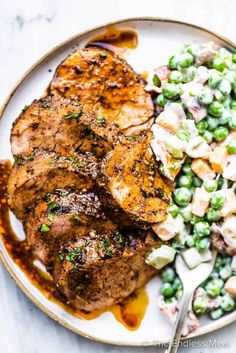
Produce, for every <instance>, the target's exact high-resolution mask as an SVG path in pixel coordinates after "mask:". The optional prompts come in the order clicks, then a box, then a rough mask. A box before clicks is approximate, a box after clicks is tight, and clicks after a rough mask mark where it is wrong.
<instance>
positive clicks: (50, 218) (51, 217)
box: [48, 213, 54, 222]
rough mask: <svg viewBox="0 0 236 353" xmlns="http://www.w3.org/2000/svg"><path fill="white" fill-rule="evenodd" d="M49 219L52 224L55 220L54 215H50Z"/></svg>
mask: <svg viewBox="0 0 236 353" xmlns="http://www.w3.org/2000/svg"><path fill="white" fill-rule="evenodd" d="M48 219H49V221H50V222H52V221H53V219H54V215H53V214H52V213H49V214H48Z"/></svg>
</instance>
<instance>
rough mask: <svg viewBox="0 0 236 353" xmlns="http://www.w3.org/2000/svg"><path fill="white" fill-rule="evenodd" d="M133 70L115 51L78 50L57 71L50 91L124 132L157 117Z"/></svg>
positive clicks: (92, 48)
mask: <svg viewBox="0 0 236 353" xmlns="http://www.w3.org/2000/svg"><path fill="white" fill-rule="evenodd" d="M144 87H145V86H144V82H143V80H142V79H141V77H139V76H138V75H137V74H136V73H135V72H134V71H133V69H132V68H131V67H130V66H129V65H128V64H127V62H126V61H124V60H122V59H121V58H119V57H118V56H116V55H115V54H113V53H112V52H110V51H108V50H104V49H100V48H95V47H90V48H86V49H78V50H76V51H75V52H74V53H72V54H71V55H69V56H68V57H67V58H66V59H65V60H64V61H63V62H62V63H61V64H60V65H59V66H58V68H57V70H56V73H55V75H54V78H53V80H52V83H51V86H50V91H51V92H53V93H54V94H55V95H56V94H57V95H60V96H62V97H65V98H70V99H76V100H78V101H79V102H80V103H81V104H82V105H83V106H84V107H86V108H88V109H92V110H93V111H94V112H95V113H96V114H97V115H102V116H105V117H106V118H107V119H108V121H110V122H114V123H117V124H118V125H119V127H120V129H121V130H123V131H124V130H125V129H127V128H129V127H132V126H136V125H140V124H143V123H145V122H146V121H148V120H149V119H150V118H151V117H152V116H153V114H154V107H153V102H152V99H151V96H150V94H149V93H148V92H146V91H145V90H144Z"/></svg>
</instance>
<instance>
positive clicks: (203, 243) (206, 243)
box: [195, 238, 211, 252]
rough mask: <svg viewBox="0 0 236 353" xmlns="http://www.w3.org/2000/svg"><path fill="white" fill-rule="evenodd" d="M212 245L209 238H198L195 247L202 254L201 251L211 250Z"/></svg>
mask: <svg viewBox="0 0 236 353" xmlns="http://www.w3.org/2000/svg"><path fill="white" fill-rule="evenodd" d="M210 244H211V241H210V239H209V238H198V239H197V240H196V243H195V246H196V248H197V250H198V251H200V252H201V251H204V250H207V249H209V247H210Z"/></svg>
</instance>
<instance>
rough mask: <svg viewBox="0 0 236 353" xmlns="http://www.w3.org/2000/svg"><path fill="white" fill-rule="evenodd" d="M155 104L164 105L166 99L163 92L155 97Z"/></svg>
mask: <svg viewBox="0 0 236 353" xmlns="http://www.w3.org/2000/svg"><path fill="white" fill-rule="evenodd" d="M156 101H157V104H158V105H159V106H160V107H162V108H164V106H165V105H166V103H167V102H168V100H167V99H166V97H165V96H164V94H159V96H158V97H157V100H156Z"/></svg>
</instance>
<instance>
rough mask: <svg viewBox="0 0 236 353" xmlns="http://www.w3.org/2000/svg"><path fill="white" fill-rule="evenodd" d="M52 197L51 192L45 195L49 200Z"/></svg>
mask: <svg viewBox="0 0 236 353" xmlns="http://www.w3.org/2000/svg"><path fill="white" fill-rule="evenodd" d="M50 197H51V194H50V192H47V193H46V195H45V200H46V201H48V200H49V199H50Z"/></svg>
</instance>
